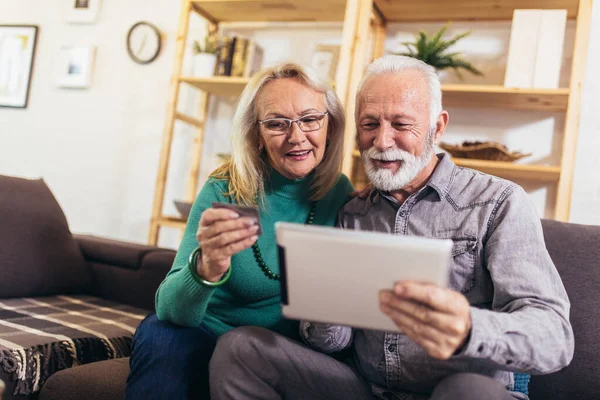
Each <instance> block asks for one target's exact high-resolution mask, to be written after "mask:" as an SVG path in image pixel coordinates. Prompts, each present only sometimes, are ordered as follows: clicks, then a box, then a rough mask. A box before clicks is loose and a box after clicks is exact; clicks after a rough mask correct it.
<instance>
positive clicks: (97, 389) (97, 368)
mask: <svg viewBox="0 0 600 400" xmlns="http://www.w3.org/2000/svg"><path fill="white" fill-rule="evenodd" d="M128 375H129V358H119V359H116V360H107V361H101V362H97V363H93V364H88V365H82V366H79V367H75V368H69V369H67V370H64V371H60V372H59V373H57V374H54V375H52V377H51V378H50V379H48V381H47V382H46V384H45V385H44V387H43V388H42V391H41V392H40V396H39V400H81V399H86V400H107V399H110V400H119V399H124V398H125V386H126V383H127V376H128Z"/></svg>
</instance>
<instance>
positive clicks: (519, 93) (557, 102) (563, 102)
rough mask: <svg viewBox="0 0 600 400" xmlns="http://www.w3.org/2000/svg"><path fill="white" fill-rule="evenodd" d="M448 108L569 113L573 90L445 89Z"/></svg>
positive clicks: (468, 87) (463, 87)
mask: <svg viewBox="0 0 600 400" xmlns="http://www.w3.org/2000/svg"><path fill="white" fill-rule="evenodd" d="M442 91H443V96H444V106H450V107H490V108H503V109H513V110H533V111H565V110H566V109H567V106H568V103H569V89H567V88H564V89H516V88H505V87H503V86H492V85H443V86H442Z"/></svg>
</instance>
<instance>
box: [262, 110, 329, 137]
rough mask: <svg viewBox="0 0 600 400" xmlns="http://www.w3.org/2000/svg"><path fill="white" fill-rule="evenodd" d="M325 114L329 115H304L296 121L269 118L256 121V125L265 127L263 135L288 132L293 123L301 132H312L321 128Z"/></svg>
mask: <svg viewBox="0 0 600 400" xmlns="http://www.w3.org/2000/svg"><path fill="white" fill-rule="evenodd" d="M327 114H329V113H328V112H327V111H325V112H323V113H314V114H308V115H304V116H302V117H300V118H298V119H289V118H270V119H263V120H262V121H258V123H259V124H261V125H262V126H264V127H265V131H266V132H265V133H267V134H269V135H273V136H276V135H283V134H285V133H286V132H289V131H290V129H291V128H292V122H295V123H296V124H297V125H298V128H300V130H301V131H302V132H313V131H316V130H319V129H321V128H322V127H323V121H324V120H325V116H326V115H327Z"/></svg>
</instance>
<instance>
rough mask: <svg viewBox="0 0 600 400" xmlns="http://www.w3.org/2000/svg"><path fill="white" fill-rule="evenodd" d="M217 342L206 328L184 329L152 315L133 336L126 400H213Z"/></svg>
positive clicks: (202, 326)
mask: <svg viewBox="0 0 600 400" xmlns="http://www.w3.org/2000/svg"><path fill="white" fill-rule="evenodd" d="M216 341H217V336H216V335H215V334H214V333H213V332H212V331H210V330H209V329H208V328H206V327H205V326H204V325H201V326H200V327H198V328H183V327H180V326H177V325H174V324H172V323H170V322H165V321H160V320H159V319H158V318H157V316H156V314H151V315H149V316H148V317H146V319H144V320H143V321H142V323H141V324H140V326H139V327H138V328H137V330H136V332H135V335H134V336H133V341H132V348H131V359H130V361H129V364H130V367H131V370H130V372H129V377H128V378H127V390H126V392H125V398H126V399H127V400H137V399H145V400H151V399H178V400H179V399H195V400H202V399H210V389H209V381H208V364H209V362H210V358H211V357H212V354H213V351H214V349H215V345H216Z"/></svg>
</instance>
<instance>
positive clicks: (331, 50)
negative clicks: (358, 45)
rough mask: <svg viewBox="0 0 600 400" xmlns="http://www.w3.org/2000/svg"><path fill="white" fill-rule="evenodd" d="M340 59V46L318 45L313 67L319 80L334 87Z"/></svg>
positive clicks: (313, 58) (312, 63) (314, 54)
mask: <svg viewBox="0 0 600 400" xmlns="http://www.w3.org/2000/svg"><path fill="white" fill-rule="evenodd" d="M339 58H340V46H339V45H333V44H317V45H316V46H315V51H314V53H313V57H312V62H311V65H312V67H313V68H314V69H315V70H316V72H317V75H318V76H319V78H321V79H322V80H324V81H325V82H328V83H330V84H332V85H333V83H334V82H335V73H336V70H337V64H338V60H339Z"/></svg>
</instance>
